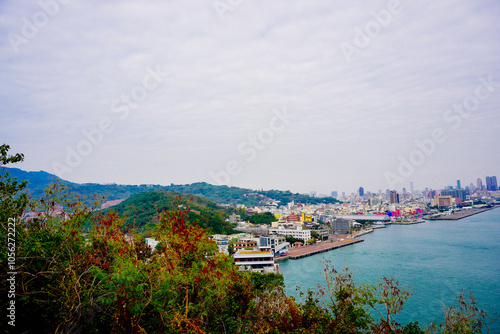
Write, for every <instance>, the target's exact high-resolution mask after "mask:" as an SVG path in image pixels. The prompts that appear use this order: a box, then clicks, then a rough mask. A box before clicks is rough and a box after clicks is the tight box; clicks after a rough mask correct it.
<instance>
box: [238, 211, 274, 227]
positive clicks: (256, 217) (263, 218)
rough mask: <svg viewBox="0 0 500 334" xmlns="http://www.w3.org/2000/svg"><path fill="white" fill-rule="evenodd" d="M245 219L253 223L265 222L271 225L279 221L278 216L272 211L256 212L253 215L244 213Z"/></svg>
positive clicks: (243, 218) (243, 217)
mask: <svg viewBox="0 0 500 334" xmlns="http://www.w3.org/2000/svg"><path fill="white" fill-rule="evenodd" d="M241 219H242V220H243V221H248V222H250V223H252V224H259V225H260V224H265V225H271V223H272V222H275V221H277V219H276V217H275V216H274V215H273V214H272V213H271V212H264V213H256V214H253V215H251V216H249V215H247V214H244V215H242V216H241Z"/></svg>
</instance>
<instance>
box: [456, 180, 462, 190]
mask: <svg viewBox="0 0 500 334" xmlns="http://www.w3.org/2000/svg"><path fill="white" fill-rule="evenodd" d="M457 189H462V187H461V185H460V180H457Z"/></svg>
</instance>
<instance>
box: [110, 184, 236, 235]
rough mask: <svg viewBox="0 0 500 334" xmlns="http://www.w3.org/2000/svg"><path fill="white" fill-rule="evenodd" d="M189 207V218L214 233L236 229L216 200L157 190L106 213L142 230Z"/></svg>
mask: <svg viewBox="0 0 500 334" xmlns="http://www.w3.org/2000/svg"><path fill="white" fill-rule="evenodd" d="M179 208H186V209H187V208H189V210H188V213H187V214H188V218H189V221H191V222H196V223H197V224H198V225H199V226H201V227H203V228H205V229H207V230H208V231H209V232H211V233H232V232H233V227H232V225H230V224H229V223H227V222H226V221H225V218H226V217H228V215H229V211H228V210H225V209H223V208H221V207H219V206H218V205H217V204H215V203H213V202H212V201H210V200H208V199H206V198H204V197H200V196H193V195H184V194H180V193H172V192H170V191H165V190H155V191H148V192H142V193H138V194H135V195H133V196H131V197H130V198H128V199H127V200H125V201H123V202H121V203H120V204H118V205H115V206H113V207H111V208H108V209H105V210H103V212H105V213H107V212H112V211H115V212H117V213H118V214H119V215H120V216H121V217H125V224H124V226H125V228H126V229H127V230H128V229H141V228H143V227H145V226H146V225H147V224H148V223H151V222H153V223H154V224H156V223H157V222H158V219H159V214H160V213H161V212H163V211H171V210H178V209H179Z"/></svg>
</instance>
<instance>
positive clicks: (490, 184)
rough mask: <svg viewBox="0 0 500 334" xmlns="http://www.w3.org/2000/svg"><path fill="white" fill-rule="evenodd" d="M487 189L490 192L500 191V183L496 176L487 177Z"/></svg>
mask: <svg viewBox="0 0 500 334" xmlns="http://www.w3.org/2000/svg"><path fill="white" fill-rule="evenodd" d="M486 189H487V190H490V191H497V190H498V183H497V177H496V176H492V177H489V176H486Z"/></svg>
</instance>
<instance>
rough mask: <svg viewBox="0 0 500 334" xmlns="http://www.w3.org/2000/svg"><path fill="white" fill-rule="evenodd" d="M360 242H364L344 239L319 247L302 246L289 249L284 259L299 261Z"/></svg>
mask: <svg viewBox="0 0 500 334" xmlns="http://www.w3.org/2000/svg"><path fill="white" fill-rule="evenodd" d="M362 241H364V240H363V239H345V240H341V241H337V242H332V243H324V244H321V245H313V246H302V247H298V248H295V249H291V250H290V251H289V253H290V254H289V255H288V256H286V259H292V260H296V259H301V258H303V257H306V256H311V255H315V254H319V253H323V252H327V251H329V250H332V249H337V248H341V247H345V246H349V245H353V244H355V243H358V242H362ZM286 259H285V258H283V259H279V258H278V259H275V261H276V260H278V261H280V260H281V261H283V260H286Z"/></svg>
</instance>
